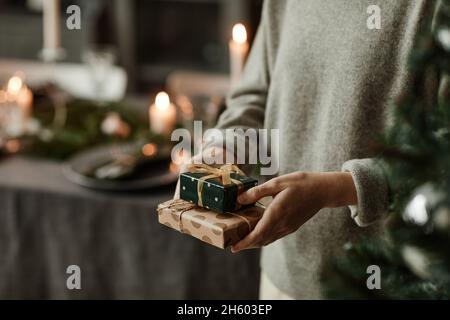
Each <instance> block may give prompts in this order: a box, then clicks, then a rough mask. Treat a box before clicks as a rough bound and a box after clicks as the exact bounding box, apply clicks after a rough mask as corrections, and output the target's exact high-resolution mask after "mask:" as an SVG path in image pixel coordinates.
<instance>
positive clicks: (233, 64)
mask: <svg viewBox="0 0 450 320" xmlns="http://www.w3.org/2000/svg"><path fill="white" fill-rule="evenodd" d="M229 47H230V48H229V49H230V69H231V85H232V86H234V85H235V84H236V83H237V82H238V81H239V78H240V77H241V73H242V70H243V69H244V64H245V59H246V58H247V53H248V50H249V45H248V42H247V30H245V27H244V25H243V24H241V23H238V24H236V25H234V27H233V38H232V40H230V43H229Z"/></svg>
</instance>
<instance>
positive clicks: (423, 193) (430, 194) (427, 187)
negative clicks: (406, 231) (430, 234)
mask: <svg viewBox="0 0 450 320" xmlns="http://www.w3.org/2000/svg"><path fill="white" fill-rule="evenodd" d="M444 199H445V194H444V193H443V192H442V191H440V190H438V189H436V187H435V186H434V185H432V184H431V183H427V184H424V185H422V186H420V187H419V188H417V189H416V190H415V191H414V193H413V195H412V197H411V199H410V200H409V201H408V204H407V205H406V207H405V210H404V212H403V220H405V221H406V222H409V223H413V224H415V225H418V226H425V225H426V224H428V222H429V221H430V218H431V214H432V212H433V210H434V209H436V208H437V207H438V205H440V204H441V203H442V202H443V201H444Z"/></svg>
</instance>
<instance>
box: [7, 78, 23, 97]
mask: <svg viewBox="0 0 450 320" xmlns="http://www.w3.org/2000/svg"><path fill="white" fill-rule="evenodd" d="M22 87H23V80H22V78H21V77H19V76H13V77H11V78H10V79H9V80H8V85H7V86H6V92H7V94H8V100H9V101H15V100H16V98H17V95H18V94H19V92H20V90H22Z"/></svg>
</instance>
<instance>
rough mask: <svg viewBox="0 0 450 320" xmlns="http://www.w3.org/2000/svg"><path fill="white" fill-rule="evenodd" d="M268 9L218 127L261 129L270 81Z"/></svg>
mask: <svg viewBox="0 0 450 320" xmlns="http://www.w3.org/2000/svg"><path fill="white" fill-rule="evenodd" d="M266 11H267V9H266V6H265V7H264V8H263V12H262V18H261V22H260V25H259V27H258V30H257V32H256V36H255V39H254V41H253V45H252V48H251V51H250V54H249V56H248V59H247V62H246V64H245V68H244V71H243V73H242V76H241V79H240V80H239V82H238V83H237V84H236V85H235V86H234V87H233V88H232V89H231V92H230V94H229V96H228V97H227V109H226V110H225V111H224V112H223V113H222V115H221V116H220V118H219V121H218V124H217V126H216V127H217V128H219V129H228V128H243V129H245V128H262V127H263V125H264V114H265V105H266V97H267V91H268V88H269V83H270V76H269V65H268V43H267V42H268V37H269V35H268V30H267V29H268V27H267V24H268V22H267V20H268V19H267V13H266Z"/></svg>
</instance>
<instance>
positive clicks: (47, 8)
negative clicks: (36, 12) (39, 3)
mask: <svg viewBox="0 0 450 320" xmlns="http://www.w3.org/2000/svg"><path fill="white" fill-rule="evenodd" d="M43 8H44V50H46V51H50V50H53V51H55V52H56V51H57V50H58V49H59V48H60V45H61V43H60V32H61V31H60V14H59V9H60V0H44V6H43Z"/></svg>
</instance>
